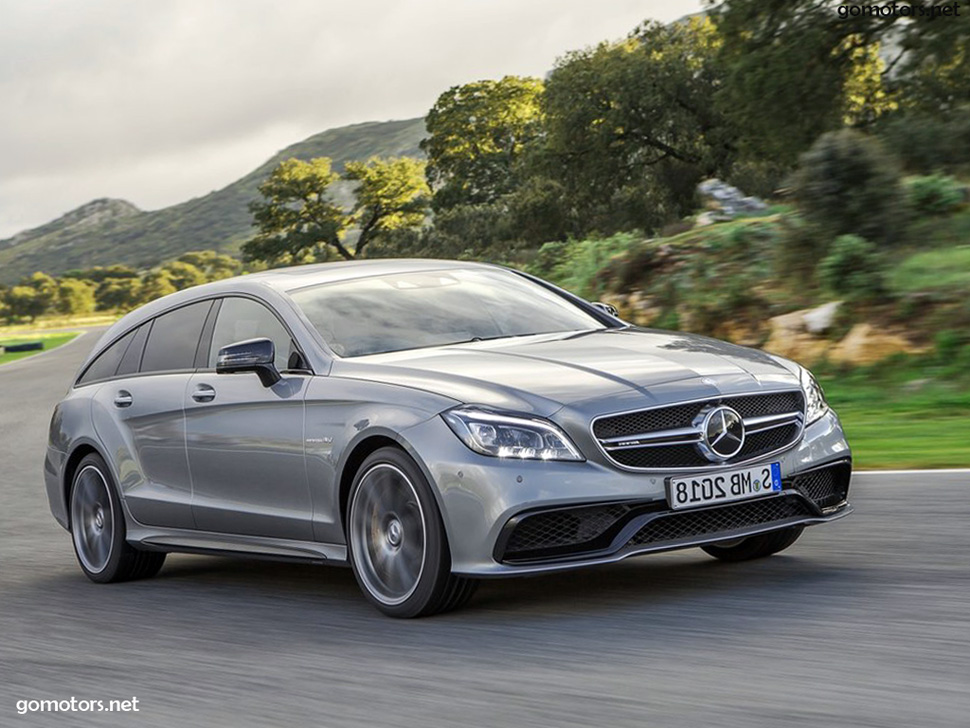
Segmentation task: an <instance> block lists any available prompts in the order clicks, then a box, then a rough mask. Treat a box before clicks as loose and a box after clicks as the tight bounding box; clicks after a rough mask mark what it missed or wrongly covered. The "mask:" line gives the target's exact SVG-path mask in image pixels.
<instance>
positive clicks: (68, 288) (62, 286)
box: [54, 278, 97, 315]
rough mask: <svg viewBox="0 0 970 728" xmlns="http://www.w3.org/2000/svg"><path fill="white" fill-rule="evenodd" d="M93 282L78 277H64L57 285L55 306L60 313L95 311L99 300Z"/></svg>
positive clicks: (73, 313)
mask: <svg viewBox="0 0 970 728" xmlns="http://www.w3.org/2000/svg"><path fill="white" fill-rule="evenodd" d="M94 291H95V287H94V284H93V283H90V282H88V281H82V280H80V279H78V278H62V279H61V280H60V281H58V285H57V298H56V300H55V303H54V308H55V309H56V310H57V312H58V313H63V314H68V315H76V314H81V313H91V312H92V311H94V309H95V306H96V305H97V301H96V300H95V295H94Z"/></svg>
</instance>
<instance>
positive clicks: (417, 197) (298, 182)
mask: <svg viewBox="0 0 970 728" xmlns="http://www.w3.org/2000/svg"><path fill="white" fill-rule="evenodd" d="M340 179H341V175H339V174H337V173H336V172H334V171H333V169H332V166H331V160H330V159H328V158H326V157H319V158H316V159H311V160H309V161H302V160H299V159H288V160H285V161H283V162H281V163H280V164H279V166H277V167H276V168H275V169H274V170H273V171H272V173H270V175H269V177H268V178H267V179H266V181H265V182H263V183H262V184H261V185H260V187H259V191H260V194H261V195H262V200H259V201H256V202H253V203H251V204H250V210H251V211H252V213H253V225H254V226H255V227H256V228H257V231H258V232H257V234H256V236H255V237H254V238H253V239H252V240H250V241H249V242H247V243H246V244H245V245H244V246H243V255H244V257H245V258H246V259H247V260H250V261H253V260H259V261H265V262H267V263H271V264H276V263H281V262H307V261H309V260H320V259H322V260H326V259H328V258H329V257H330V255H331V253H332V252H336V253H337V254H339V255H340V256H342V257H343V258H344V259H347V260H351V259H353V258H355V257H360V256H362V255H363V253H364V251H365V249H366V248H367V246H368V244H369V243H371V242H372V241H373V240H374V239H375V238H379V237H380V236H381V235H382V234H384V233H387V232H388V231H391V230H398V229H401V228H407V227H414V226H418V225H420V224H421V223H422V221H423V220H424V217H425V215H426V213H427V209H428V197H429V190H428V186H427V183H426V182H425V179H424V163H423V162H420V161H418V160H415V159H409V158H404V157H402V158H391V159H381V158H377V157H374V158H371V159H370V160H368V161H367V162H348V163H347V165H346V167H345V170H344V174H343V177H342V179H343V180H345V181H347V182H350V183H352V184H353V185H354V197H355V202H354V204H353V207H352V208H351V209H350V210H346V209H344V208H343V207H341V206H340V205H339V204H338V203H337V202H336V201H335V200H334V198H333V194H332V193H333V190H332V186H333V185H334V183H335V182H337V181H338V180H340ZM351 232H356V243H355V244H353V245H352V244H351V243H350V239H349V238H350V235H349V234H350V233H351Z"/></svg>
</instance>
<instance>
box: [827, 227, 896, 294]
mask: <svg viewBox="0 0 970 728" xmlns="http://www.w3.org/2000/svg"><path fill="white" fill-rule="evenodd" d="M884 275H885V274H884V269H883V260H882V256H881V255H880V254H879V251H878V250H877V249H876V246H875V245H873V244H872V243H870V242H869V241H868V240H866V239H865V238H860V237H859V236H858V235H841V236H839V237H837V238H836V239H835V240H833V241H832V245H831V246H830V247H829V253H828V255H826V256H825V257H824V258H823V259H822V261H821V263H819V266H818V277H819V280H820V282H821V283H822V285H823V286H824V287H825V288H826V289H828V291H829V292H830V293H832V294H834V295H836V296H839V297H840V298H844V299H846V300H850V301H872V300H875V299H878V298H880V297H881V296H882V295H884V293H885V290H886V286H885V279H884Z"/></svg>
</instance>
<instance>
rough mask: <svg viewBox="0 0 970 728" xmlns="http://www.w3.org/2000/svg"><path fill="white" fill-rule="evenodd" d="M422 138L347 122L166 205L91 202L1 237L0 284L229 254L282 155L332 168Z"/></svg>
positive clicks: (412, 122)
mask: <svg viewBox="0 0 970 728" xmlns="http://www.w3.org/2000/svg"><path fill="white" fill-rule="evenodd" d="M424 136H425V129H424V119H423V118H418V119H403V120H394V121H368V122H361V123H357V124H350V125H348V126H342V127H336V128H333V129H327V130H326V131H322V132H319V133H317V134H314V135H312V136H310V137H308V138H306V139H304V140H302V141H299V142H296V143H295V144H291V145H289V146H287V147H285V148H284V149H282V150H280V151H279V152H277V153H276V154H274V155H273V156H272V157H270V158H269V159H268V160H266V161H265V162H264V163H263V164H261V165H259V166H258V167H256V169H254V170H252V171H251V172H249V173H248V174H246V175H244V176H243V177H240V178H239V179H237V180H235V181H233V182H231V183H229V184H228V185H226V186H225V187H222V188H221V189H218V190H214V191H212V192H210V193H208V194H206V195H202V196H201V197H195V198H192V199H189V200H186V201H184V202H180V203H177V204H175V205H170V206H169V207H164V208H161V209H158V210H149V211H146V210H141V209H139V208H138V207H137V206H136V205H134V204H133V203H131V202H128V201H126V200H119V199H109V198H98V199H95V200H92V201H90V202H87V203H85V204H84V205H81V206H80V207H77V208H75V209H73V210H70V211H68V212H66V213H64V214H63V215H61V216H59V217H57V218H56V219H54V220H51V221H50V222H47V223H44V224H43V225H40V226H38V227H35V228H32V229H29V230H23V231H21V232H18V233H17V234H15V235H13V236H12V237H9V238H6V239H4V240H0V283H6V284H10V283H14V282H16V281H17V280H19V279H20V278H22V277H23V276H26V275H30V274H31V273H33V272H35V271H43V272H45V273H50V274H52V275H56V274H59V273H63V272H65V271H68V270H71V269H74V268H87V267H90V266H94V265H111V264H114V263H123V264H126V265H131V266H133V267H136V268H147V267H151V266H152V265H156V264H158V263H161V262H162V261H164V260H169V259H171V258H174V257H177V256H179V255H181V254H182V253H185V252H187V251H189V250H204V249H212V250H218V251H220V252H228V253H234V252H236V251H238V249H239V247H240V246H241V245H242V243H243V242H244V241H245V240H247V239H248V238H249V237H250V236H251V234H252V232H251V225H250V223H251V217H250V214H249V210H248V207H247V205H248V204H249V202H250V201H252V200H254V199H256V198H257V197H258V196H259V193H258V187H259V184H260V182H262V180H264V179H265V178H266V177H267V176H268V175H269V173H270V172H271V171H272V170H273V168H274V167H276V165H277V164H279V163H280V162H281V161H282V160H284V159H289V158H291V157H296V158H297V159H310V158H313V157H323V156H325V157H330V158H331V159H332V160H333V162H334V168H335V169H336V170H338V171H339V170H340V169H342V168H343V165H344V164H345V163H346V162H348V161H353V160H365V159H367V158H369V157H372V156H394V157H398V156H410V157H423V156H424V155H423V153H422V152H421V150H420V147H419V146H418V144H419V142H420V141H421V139H423V138H424ZM334 192H335V197H336V198H337V199H349V196H350V189H349V185H347V184H344V183H338V184H337V189H335V191H334Z"/></svg>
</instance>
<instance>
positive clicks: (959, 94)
mask: <svg viewBox="0 0 970 728" xmlns="http://www.w3.org/2000/svg"><path fill="white" fill-rule="evenodd" d="M934 6H935V7H946V6H952V2H947V3H943V2H936V3H927V4H926V6H924V7H926V8H927V9H929V8H931V7H934ZM964 12H966V10H965V9H964ZM901 47H902V49H903V51H904V52H905V55H904V57H903V63H902V72H901V73H900V76H899V78H900V87H901V88H902V90H903V92H904V96H905V98H906V101H907V102H908V104H909V105H910V106H913V107H916V108H917V109H919V110H921V111H923V112H928V113H931V114H933V113H937V114H946V115H949V114H950V113H952V112H954V111H956V110H958V109H959V108H960V107H961V106H962V105H964V106H965V105H966V104H968V103H970V27H968V25H967V20H966V18H963V17H961V18H955V17H954V18H947V17H932V16H927V15H919V14H917V15H914V16H913V19H912V21H911V22H910V23H908V24H907V25H906V26H905V29H904V34H903V37H902V41H901Z"/></svg>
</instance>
